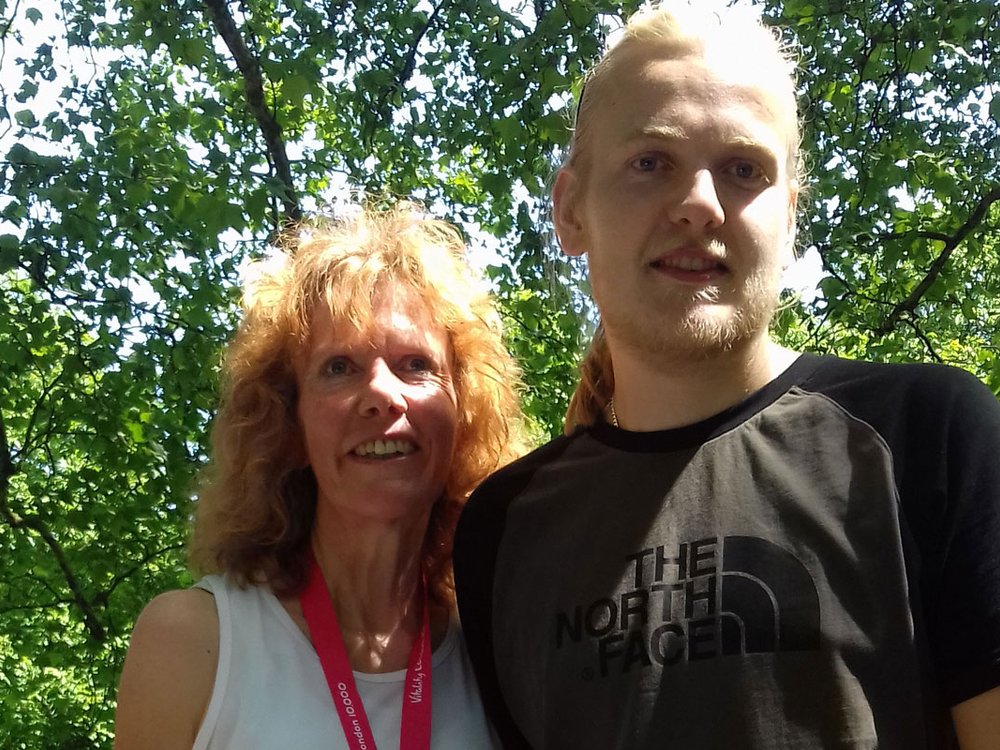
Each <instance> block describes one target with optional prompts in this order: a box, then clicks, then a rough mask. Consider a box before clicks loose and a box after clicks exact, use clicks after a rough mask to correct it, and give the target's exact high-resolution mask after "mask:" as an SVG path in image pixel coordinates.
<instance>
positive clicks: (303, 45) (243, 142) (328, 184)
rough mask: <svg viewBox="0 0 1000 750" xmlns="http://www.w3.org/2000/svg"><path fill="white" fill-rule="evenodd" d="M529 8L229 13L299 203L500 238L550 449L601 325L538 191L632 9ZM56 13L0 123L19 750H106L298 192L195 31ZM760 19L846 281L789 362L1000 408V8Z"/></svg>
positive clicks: (160, 7)
mask: <svg viewBox="0 0 1000 750" xmlns="http://www.w3.org/2000/svg"><path fill="white" fill-rule="evenodd" d="M515 5H517V4H515ZM522 5H523V8H522V9H520V10H516V11H510V10H507V9H509V8H510V7H511V4H510V3H496V2H485V3H484V2H481V1H480V0H454V2H449V3H433V4H430V5H428V4H426V3H418V2H416V1H415V0H406V1H405V2H393V3H389V2H351V1H350V0H348V2H339V3H324V2H319V0H296V2H291V3H288V2H286V3H273V2H270V1H264V2H257V1H256V0H255V1H254V2H247V3H242V4H233V3H230V4H228V6H229V7H231V8H232V10H233V12H234V13H235V15H234V23H235V24H236V27H237V31H238V33H239V34H240V36H241V38H242V39H243V41H244V43H245V45H246V46H247V49H248V50H249V53H250V54H251V55H252V58H253V60H254V61H256V62H257V63H258V64H259V69H260V71H261V75H262V81H261V90H262V91H263V96H264V101H263V107H264V108H265V109H266V111H267V112H269V113H271V114H272V115H273V118H274V121H275V123H276V125H277V128H278V131H277V132H276V133H271V134H269V135H268V138H272V139H274V138H277V139H280V141H281V143H282V144H283V145H284V146H285V147H286V149H287V153H288V155H289V159H290V164H289V171H290V174H291V177H290V178H289V179H290V184H291V187H293V188H294V190H295V192H296V194H297V195H298V196H300V201H301V203H302V204H303V205H304V206H306V207H308V208H312V207H317V206H322V205H323V204H324V203H325V202H326V201H328V200H330V199H331V198H340V197H343V196H344V195H345V194H346V192H347V190H348V189H349V188H350V187H356V188H360V189H362V190H365V191H367V192H368V194H369V195H372V196H375V197H382V196H385V195H390V196H410V197H415V198H417V199H419V200H422V201H424V203H425V204H426V205H427V206H428V207H429V208H430V209H431V210H432V211H433V212H434V213H436V214H439V215H444V216H447V217H450V218H452V219H453V220H455V221H456V222H458V223H460V224H462V225H463V226H465V227H466V228H467V229H468V231H469V233H470V235H472V236H477V237H481V236H482V234H483V233H486V234H488V235H489V236H490V237H491V238H492V239H491V240H490V242H492V243H495V245H496V247H497V248H498V250H499V252H500V254H501V258H502V260H501V262H500V263H499V264H498V266H497V267H495V268H492V269H490V273H491V277H492V280H493V284H494V287H495V289H496V291H497V296H498V299H499V301H500V305H501V308H502V310H503V314H504V317H505V321H506V324H507V332H508V341H509V345H510V347H511V348H512V350H513V351H514V352H515V353H516V355H517V356H518V358H519V361H520V362H521V364H522V368H523V370H524V373H525V393H524V402H525V406H526V409H527V411H528V412H529V414H530V416H531V417H532V418H533V420H534V422H535V425H536V432H537V434H538V436H539V438H541V437H542V436H547V435H551V434H555V433H557V432H559V430H560V425H561V421H562V416H563V413H564V411H565V406H566V403H567V401H568V398H569V395H570V393H571V392H572V389H573V387H574V383H575V379H576V369H575V368H576V361H577V358H578V356H579V352H580V349H581V348H582V346H583V344H584V343H586V341H587V339H588V338H589V331H590V328H591V326H592V325H593V320H594V313H593V311H592V308H591V307H590V303H589V300H588V298H587V295H586V281H585V277H584V273H583V270H582V268H581V267H580V266H578V265H573V264H570V263H567V262H566V261H565V260H564V259H563V257H562V256H561V255H560V254H559V253H558V252H557V250H556V248H555V247H554V246H553V243H552V240H551V232H550V227H549V224H548V202H547V192H548V184H549V179H550V177H551V175H552V173H553V171H554V169H555V168H556V166H557V165H558V164H559V162H560V160H561V158H562V149H563V148H564V147H565V144H566V143H567V142H568V138H569V129H568V116H567V115H568V113H567V107H568V106H569V103H570V101H571V97H572V96H575V95H578V93H579V82H580V76H581V74H582V72H583V71H584V70H585V69H586V68H587V67H589V65H590V64H591V62H592V61H593V60H594V59H595V57H596V55H597V54H598V50H599V46H600V40H601V39H602V37H603V36H604V35H605V33H606V28H605V25H606V24H607V23H608V22H609V21H610V18H611V17H612V16H615V15H619V14H622V13H626V12H627V11H629V10H633V9H634V8H635V6H636V5H637V3H635V2H631V1H630V2H628V3H619V2H599V1H597V0H587V1H586V2H582V1H581V2H566V3H535V4H534V5H533V6H532V7H531V8H529V7H528V6H529V5H530V4H522ZM8 6H9V7H8V13H14V12H15V8H14V7H13V6H11V4H9V3H8ZM44 7H45V8H46V10H45V14H44V16H43V14H42V12H41V11H40V10H38V9H37V8H35V7H34V6H30V5H22V6H20V10H18V11H17V13H18V15H15V16H14V17H13V25H12V27H11V29H12V31H11V36H10V37H9V38H10V39H13V38H15V37H18V36H19V37H20V38H25V39H27V38H29V37H30V38H31V39H33V40H36V41H35V42H32V43H31V44H29V45H26V46H25V47H23V48H22V51H21V52H20V53H18V54H14V53H10V54H8V55H7V56H6V57H5V59H4V64H5V66H9V68H10V78H9V80H11V81H15V82H16V86H15V85H11V86H9V87H8V91H7V93H8V99H7V101H6V105H5V106H6V107H7V108H9V112H8V111H7V110H6V109H5V110H3V111H2V112H0V115H3V117H4V120H5V122H6V123H7V124H8V125H9V126H10V127H9V128H7V129H6V130H7V131H9V132H8V133H7V135H5V136H0V151H2V152H5V153H6V156H5V157H4V159H3V162H2V163H0V196H2V197H0V417H2V421H0V430H2V437H3V440H2V441H0V447H2V446H6V454H7V455H6V457H7V458H8V459H9V460H10V465H11V466H12V470H13V473H12V474H11V476H10V477H9V478H6V479H5V480H0V556H2V559H3V560H4V567H3V569H2V572H0V746H3V747H8V746H10V747H20V748H43V747H45V748H48V747H58V746H64V747H74V748H88V747H93V748H96V747H101V746H106V745H107V743H108V738H109V736H110V733H111V721H112V714H113V704H114V691H115V685H116V682H117V674H118V670H119V668H120V662H121V658H122V655H123V653H124V647H125V644H126V642H127V637H128V633H129V630H130V627H131V623H132V621H133V620H134V617H135V616H136V614H137V613H138V611H139V610H140V608H141V607H142V605H143V603H144V602H145V601H148V599H149V598H151V596H152V595H154V594H155V593H157V592H159V591H162V590H164V589H166V588H170V587H174V586H178V585H186V584H188V583H190V581H191V576H190V574H189V573H187V572H186V571H185V569H184V560H183V543H184V539H185V538H186V534H187V526H188V522H189V518H190V515H191V511H192V507H193V502H194V500H193V499H192V498H193V493H194V488H195V486H196V485H195V484H194V477H195V475H196V472H197V470H198V469H199V467H200V466H201V465H202V464H203V463H204V461H205V455H206V451H207V432H208V424H209V420H210V417H211V414H212V412H213V409H214V404H215V398H216V396H215V391H214V384H215V380H216V377H217V374H216V365H217V363H218V361H219V353H220V350H221V347H222V346H223V344H224V342H225V341H226V340H227V339H228V337H229V336H230V335H231V333H232V331H233V329H234V325H235V320H236V316H237V311H236V300H237V298H238V273H237V269H238V268H239V267H240V265H241V264H242V263H243V262H244V261H246V260H247V259H249V258H252V257H256V256H259V255H260V254H262V253H263V252H264V251H265V249H266V247H267V244H268V241H269V238H270V237H271V236H272V234H273V232H274V231H275V230H276V229H277V228H278V227H279V226H280V224H281V220H282V216H283V211H284V210H285V209H284V207H283V205H282V198H283V197H284V196H285V195H286V188H287V187H288V183H286V182H285V180H284V178H283V177H282V176H281V174H279V172H278V170H277V169H276V165H275V161H274V158H273V150H272V149H271V148H270V147H269V144H268V141H267V139H266V138H265V136H264V134H263V133H262V131H261V127H260V123H259V121H258V120H257V119H255V117H254V116H253V114H252V110H251V108H250V107H249V105H248V102H247V95H246V91H247V86H246V81H245V80H244V77H243V74H242V73H241V71H240V69H239V67H238V66H237V64H236V62H235V60H234V59H233V56H232V54H231V53H230V51H229V50H228V48H227V47H226V45H225V44H224V43H223V42H222V40H221V39H220V38H219V36H218V34H217V32H216V30H215V28H214V27H213V26H212V25H211V24H210V22H209V20H208V18H207V16H206V15H205V13H204V10H203V5H202V4H199V3H162V2H152V1H150V0H136V1H135V2H130V3H117V4H115V3H112V4H106V3H103V2H96V1H94V0H76V1H75V2H69V3H62V4H58V5H51V6H50V5H45V6H44ZM49 7H52V10H51V12H50V11H49V10H48V8H49ZM536 13H537V15H536ZM766 13H767V15H768V16H769V17H771V18H773V19H775V20H778V21H779V22H780V23H781V24H782V25H783V26H784V27H786V28H789V29H792V30H794V31H795V32H796V33H797V34H798V36H799V39H800V41H801V42H802V44H803V46H804V48H805V55H804V60H803V65H802V67H803V69H804V71H805V72H806V76H805V77H804V79H803V83H802V89H803V101H804V102H806V103H807V106H806V110H807V117H806V130H805V134H804V135H805V141H806V147H807V150H808V152H809V153H810V154H811V161H812V163H813V164H814V165H815V166H814V168H813V176H812V178H811V185H810V188H811V192H810V196H809V205H808V206H804V207H803V208H804V216H803V218H802V221H801V229H800V236H801V237H802V241H803V244H804V245H806V246H808V245H813V246H815V247H816V248H817V249H818V250H819V252H820V254H821V255H822V257H823V260H824V264H825V273H826V276H825V278H824V279H823V280H822V281H821V282H820V289H821V292H822V295H821V296H820V297H819V298H818V300H817V302H816V303H815V304H813V305H811V306H808V307H807V306H804V305H802V304H801V303H790V304H789V305H788V306H787V307H786V308H785V309H784V310H783V311H782V313H781V314H780V315H779V316H778V318H777V319H776V321H775V329H774V330H775V333H776V335H778V336H780V337H781V338H782V340H784V341H786V342H788V343H789V344H791V345H793V346H796V347H800V348H808V349H812V350H818V351H831V352H838V353H842V354H845V355H848V356H855V357H873V358H878V359H909V360H935V359H940V360H943V361H948V362H951V363H954V364H958V365H960V366H963V367H967V368H968V369H970V370H971V371H973V372H975V373H976V374H977V375H979V376H980V377H982V378H983V379H984V380H986V381H987V382H988V383H990V384H991V385H992V387H993V388H994V389H995V390H998V391H1000V365H998V357H997V352H1000V302H998V300H1000V260H998V257H1000V241H998V238H997V234H998V227H1000V202H998V201H996V200H991V198H990V196H991V195H993V191H994V190H996V186H997V185H1000V171H998V169H1000V167H998V164H1000V153H998V148H1000V98H998V97H997V96H996V95H994V94H993V92H994V90H995V88H996V81H997V79H998V74H997V71H998V65H1000V63H998V59H997V52H996V50H997V49H1000V38H998V34H1000V30H998V27H1000V24H998V23H997V15H996V13H997V11H996V6H995V3H993V2H978V1H972V0H970V1H969V2H962V3H946V2H943V1H942V0H935V1H932V0H915V1H914V2H911V3H888V2H874V0H864V1H863V2H858V3H853V4H851V3H848V4H847V5H846V6H844V4H842V3H841V4H831V3H828V2H825V1H824V2H819V1H817V0H811V1H809V2H806V1H805V0H787V1H786V2H784V3H777V2H771V3H768V4H767V5H766ZM39 31H42V32H43V33H44V34H53V35H60V36H59V38H58V39H52V40H48V39H46V38H42V39H41V43H40V44H38V43H36V42H37V40H38V39H39ZM67 51H68V52H67ZM6 70H7V68H6V67H5V72H6ZM44 82H52V85H51V86H48V87H47V86H46V84H45V83H44ZM53 91H54V92H57V93H58V96H57V98H56V99H55V101H53V100H52V95H53ZM3 130H5V129H4V128H0V131H3ZM946 248H951V250H950V251H949V252H950V254H948V255H943V253H944V252H945V249H946ZM942 258H943V259H944V262H943V263H942V262H940V261H941V259H942ZM915 295H916V296H915ZM3 458H4V456H2V455H0V459H3ZM60 561H62V562H60ZM95 633H103V634H104V636H103V637H102V638H97V637H96V636H95Z"/></svg>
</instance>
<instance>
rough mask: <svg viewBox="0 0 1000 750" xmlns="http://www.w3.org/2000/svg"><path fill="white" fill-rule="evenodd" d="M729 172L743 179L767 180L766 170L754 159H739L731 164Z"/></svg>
mask: <svg viewBox="0 0 1000 750" xmlns="http://www.w3.org/2000/svg"><path fill="white" fill-rule="evenodd" d="M729 173H730V174H732V175H733V176H734V177H738V178H739V179H741V180H750V181H759V182H766V181H767V175H766V174H765V173H764V170H763V169H761V168H760V167H759V166H758V165H756V164H754V163H753V162H752V161H737V162H734V163H733V164H731V165H730V167H729Z"/></svg>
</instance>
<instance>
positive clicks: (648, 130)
mask: <svg viewBox="0 0 1000 750" xmlns="http://www.w3.org/2000/svg"><path fill="white" fill-rule="evenodd" d="M643 138H659V139H662V140H665V141H684V140H687V139H688V136H687V133H686V132H685V130H684V128H680V127H676V126H674V125H648V126H646V127H644V128H637V129H635V130H633V131H632V132H631V133H629V137H628V140H629V141H639V140H642V139H643Z"/></svg>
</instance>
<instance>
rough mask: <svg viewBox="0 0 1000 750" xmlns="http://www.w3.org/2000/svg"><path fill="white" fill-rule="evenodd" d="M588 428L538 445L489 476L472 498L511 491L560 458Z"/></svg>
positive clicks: (578, 429) (579, 429)
mask: <svg viewBox="0 0 1000 750" xmlns="http://www.w3.org/2000/svg"><path fill="white" fill-rule="evenodd" d="M585 429H586V428H577V430H576V431H574V432H573V433H572V434H571V435H560V436H558V437H556V438H553V439H551V440H549V441H548V442H546V443H543V444H542V445H540V446H538V447H537V448H535V449H534V450H532V451H530V452H529V453H526V454H525V455H523V456H521V457H520V458H518V459H517V460H515V461H512V462H511V463H509V464H507V465H506V466H504V467H503V468H502V469H498V470H497V471H495V472H494V473H493V474H491V475H490V476H489V477H487V478H486V479H485V480H484V481H483V483H482V484H480V485H479V488H478V489H476V491H475V492H474V493H473V495H472V499H473V500H475V499H476V498H477V497H481V496H484V495H492V494H495V493H496V492H498V491H500V492H504V493H505V494H506V493H508V492H510V490H511V489H512V488H513V487H516V486H520V485H523V484H525V483H526V482H528V481H529V480H530V479H531V477H532V476H534V474H535V473H536V472H537V471H538V470H539V469H541V468H542V467H545V466H548V465H550V464H552V463H554V462H556V461H558V460H559V458H560V456H562V455H563V453H565V452H566V450H567V449H568V448H569V447H570V446H571V445H572V444H573V442H574V441H575V440H577V439H578V438H579V436H580V435H581V434H582V433H583V432H584V431H585Z"/></svg>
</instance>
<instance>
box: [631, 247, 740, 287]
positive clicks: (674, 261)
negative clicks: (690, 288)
mask: <svg viewBox="0 0 1000 750" xmlns="http://www.w3.org/2000/svg"><path fill="white" fill-rule="evenodd" d="M649 265H650V267H651V268H653V269H655V270H656V271H658V272H659V273H662V274H664V275H665V276H669V277H670V278H672V279H676V280H678V281H684V282H689V283H699V282H706V281H711V280H713V279H716V278H718V277H719V276H721V275H723V274H726V273H728V272H729V269H728V268H727V267H726V264H725V263H723V262H722V261H721V260H719V259H718V258H716V257H714V256H713V255H711V254H709V253H706V252H704V251H702V250H677V251H674V252H671V253H667V254H665V255H661V256H660V257H659V258H656V259H655V260H653V261H652V262H650V264H649Z"/></svg>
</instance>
